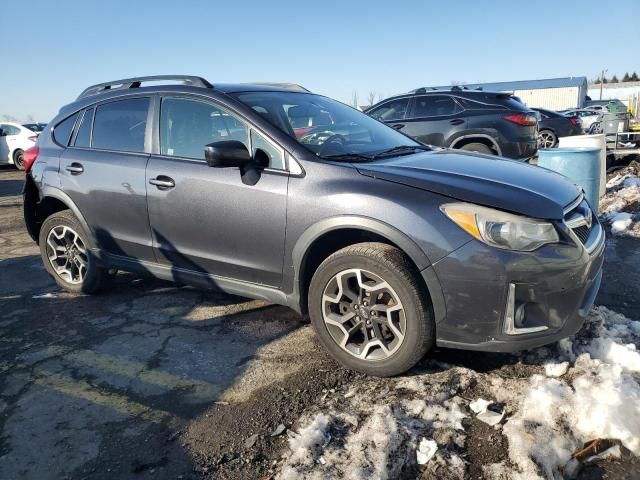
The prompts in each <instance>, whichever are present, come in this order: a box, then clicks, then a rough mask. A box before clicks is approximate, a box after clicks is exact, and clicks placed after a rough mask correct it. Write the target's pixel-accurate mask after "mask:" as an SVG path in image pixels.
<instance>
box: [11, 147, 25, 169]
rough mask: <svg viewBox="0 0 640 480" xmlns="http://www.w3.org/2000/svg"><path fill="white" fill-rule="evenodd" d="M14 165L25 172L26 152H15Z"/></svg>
mask: <svg viewBox="0 0 640 480" xmlns="http://www.w3.org/2000/svg"><path fill="white" fill-rule="evenodd" d="M13 165H14V166H15V167H16V168H17V169H18V170H24V151H22V150H21V149H19V148H18V149H17V150H16V151H14V152H13Z"/></svg>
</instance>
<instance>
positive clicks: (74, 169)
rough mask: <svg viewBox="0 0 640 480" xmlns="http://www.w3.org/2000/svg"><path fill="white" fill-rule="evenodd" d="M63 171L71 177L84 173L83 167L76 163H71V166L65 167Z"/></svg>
mask: <svg viewBox="0 0 640 480" xmlns="http://www.w3.org/2000/svg"><path fill="white" fill-rule="evenodd" d="M64 169H65V170H66V171H67V172H69V173H70V174H71V175H80V174H81V173H82V172H84V167H83V166H82V165H80V164H79V163H77V162H73V163H72V164H71V165H67V166H66V167H65V168H64Z"/></svg>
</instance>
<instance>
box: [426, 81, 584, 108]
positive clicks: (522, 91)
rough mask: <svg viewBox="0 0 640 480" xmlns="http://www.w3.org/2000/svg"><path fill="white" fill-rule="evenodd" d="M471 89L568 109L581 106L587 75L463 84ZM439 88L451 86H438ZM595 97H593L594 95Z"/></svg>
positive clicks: (534, 105)
mask: <svg viewBox="0 0 640 480" xmlns="http://www.w3.org/2000/svg"><path fill="white" fill-rule="evenodd" d="M460 87H461V88H468V89H470V90H473V89H476V88H481V89H482V90H484V91H488V92H491V91H493V92H505V93H510V94H512V95H515V96H516V97H519V98H520V99H521V100H522V101H523V102H524V103H525V105H527V106H528V107H537V108H547V109H549V110H566V109H569V108H581V107H582V106H583V105H584V101H585V97H586V95H587V78H586V77H566V78H548V79H545V80H520V81H515V82H495V83H473V84H465V85H461V86H460ZM436 88H438V89H445V88H451V86H449V87H436ZM592 98H593V97H592Z"/></svg>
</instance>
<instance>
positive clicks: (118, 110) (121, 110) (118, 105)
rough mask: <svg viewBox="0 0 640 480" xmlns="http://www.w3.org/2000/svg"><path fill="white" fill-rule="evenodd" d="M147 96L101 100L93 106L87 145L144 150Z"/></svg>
mask: <svg viewBox="0 0 640 480" xmlns="http://www.w3.org/2000/svg"><path fill="white" fill-rule="evenodd" d="M148 111H149V99H148V98H130V99H128V100H119V101H117V102H111V103H105V104H104V105H100V106H99V107H98V108H97V109H96V118H95V120H94V122H93V139H92V142H91V146H92V147H93V148H101V149H105V150H118V151H121V152H144V134H145V130H146V126H147V112H148Z"/></svg>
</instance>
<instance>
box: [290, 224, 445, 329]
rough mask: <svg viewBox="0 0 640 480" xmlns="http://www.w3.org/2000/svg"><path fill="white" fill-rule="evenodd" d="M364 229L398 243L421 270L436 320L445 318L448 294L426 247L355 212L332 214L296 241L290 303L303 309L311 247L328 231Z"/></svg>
mask: <svg viewBox="0 0 640 480" xmlns="http://www.w3.org/2000/svg"><path fill="white" fill-rule="evenodd" d="M342 229H345V230H346V229H349V230H364V231H367V232H370V233H374V234H376V235H380V236H381V237H384V238H385V239H387V240H389V241H390V242H392V243H393V244H395V245H397V246H398V248H400V249H401V250H402V251H403V252H404V253H405V254H406V255H407V256H408V257H409V258H410V259H411V261H412V262H413V263H414V265H415V266H416V268H417V269H418V271H419V272H420V274H421V276H422V278H423V280H424V282H425V284H426V286H427V289H428V290H429V294H430V295H431V300H432V303H433V308H434V313H435V315H436V321H438V320H440V319H441V318H444V296H443V293H442V288H441V286H440V282H439V281H438V279H437V277H436V276H435V272H434V271H433V269H432V268H430V267H431V265H432V264H431V261H430V260H429V258H428V257H427V255H426V254H425V252H423V251H422V249H421V248H420V247H419V246H418V245H417V244H416V243H415V242H414V241H413V240H412V239H411V238H409V236H408V235H406V234H405V233H403V232H401V231H400V230H398V229H396V228H395V227H393V226H391V225H389V224H387V223H384V222H381V221H379V220H376V219H373V218H370V217H361V216H355V215H340V216H335V217H329V218H325V219H323V220H321V221H320V222H318V223H316V224H314V225H312V226H310V227H309V228H307V230H305V231H304V232H303V234H302V235H300V237H299V238H298V240H297V241H296V244H295V246H294V247H293V250H292V265H293V278H292V281H293V285H292V289H291V290H292V294H291V295H289V297H290V302H289V305H290V306H291V307H292V308H294V309H296V310H298V311H300V310H301V309H302V303H303V301H302V300H303V299H302V298H301V295H302V281H303V279H302V278H301V274H302V270H303V266H304V264H305V262H306V260H307V257H308V254H309V251H310V247H311V245H313V243H314V242H315V241H316V240H318V239H319V238H320V237H322V236H323V235H324V234H326V233H330V232H332V231H336V230H342ZM429 272H431V273H429Z"/></svg>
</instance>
